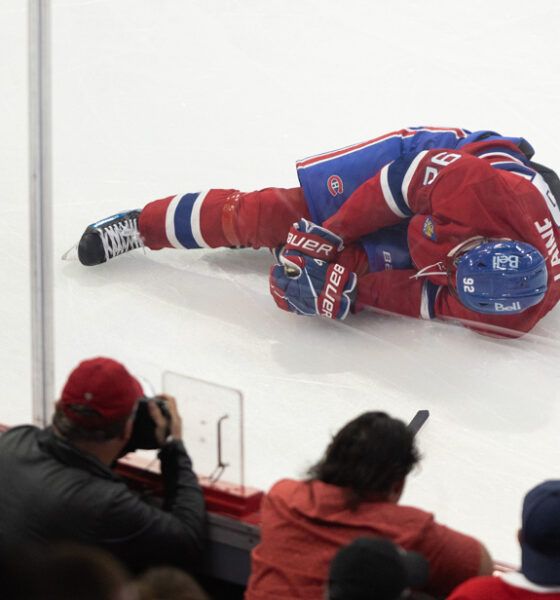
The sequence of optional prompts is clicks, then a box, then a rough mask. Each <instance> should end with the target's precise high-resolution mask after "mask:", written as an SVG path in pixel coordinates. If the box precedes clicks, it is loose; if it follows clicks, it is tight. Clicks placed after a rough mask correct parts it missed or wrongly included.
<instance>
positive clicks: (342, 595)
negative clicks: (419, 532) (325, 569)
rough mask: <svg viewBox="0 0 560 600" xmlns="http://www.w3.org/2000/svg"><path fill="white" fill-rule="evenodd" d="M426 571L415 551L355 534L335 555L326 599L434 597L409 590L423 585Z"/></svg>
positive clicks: (426, 599) (412, 599) (415, 599)
mask: <svg viewBox="0 0 560 600" xmlns="http://www.w3.org/2000/svg"><path fill="white" fill-rule="evenodd" d="M429 571H430V569H429V566H428V563H427V562H426V559H425V558H424V557H423V556H422V555H421V554H419V553H418V552H407V551H406V550H404V549H403V548H401V547H400V546H397V545H396V544H394V543H393V542H391V540H388V539H386V538H380V537H373V536H363V537H359V538H356V539H355V540H354V541H352V542H350V543H349V544H348V545H346V546H343V547H342V548H341V549H340V550H339V551H338V552H337V553H336V554H335V557H334V558H333V560H332V562H331V565H330V568H329V580H328V585H327V589H326V600H404V599H405V598H408V599H410V600H434V599H433V597H432V596H427V595H426V594H422V593H420V594H418V593H417V592H413V590H415V589H418V588H420V587H422V586H424V585H426V582H427V581H428V576H429Z"/></svg>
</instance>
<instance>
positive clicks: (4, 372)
mask: <svg viewBox="0 0 560 600" xmlns="http://www.w3.org/2000/svg"><path fill="white" fill-rule="evenodd" d="M0 80H1V81H2V85H1V87H2V93H1V94H0V139H1V140H2V143H1V144H0V220H1V222H2V252H0V267H1V272H2V279H3V285H2V293H1V294H0V297H1V299H0V330H1V339H2V343H1V346H0V397H1V398H2V414H1V415H0V422H1V423H6V424H9V425H14V424H17V423H22V422H31V418H32V404H31V353H30V341H31V334H30V302H29V288H30V275H29V221H28V189H29V188H28V183H27V182H28V158H27V153H28V125H27V119H28V98H27V89H28V80H27V10H26V3H25V2H9V1H1V2H0Z"/></svg>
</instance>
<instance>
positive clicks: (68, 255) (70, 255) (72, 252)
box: [61, 244, 78, 261]
mask: <svg viewBox="0 0 560 600" xmlns="http://www.w3.org/2000/svg"><path fill="white" fill-rule="evenodd" d="M61 258H62V260H70V261H75V260H78V244H74V246H72V248H70V249H69V250H66V252H65V253H64V254H63V255H62V257H61Z"/></svg>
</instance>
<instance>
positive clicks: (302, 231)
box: [283, 219, 344, 262]
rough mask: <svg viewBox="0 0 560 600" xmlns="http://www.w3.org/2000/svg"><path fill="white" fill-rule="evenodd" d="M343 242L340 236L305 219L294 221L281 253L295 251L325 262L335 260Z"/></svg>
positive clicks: (342, 246)
mask: <svg viewBox="0 0 560 600" xmlns="http://www.w3.org/2000/svg"><path fill="white" fill-rule="evenodd" d="M343 248H344V244H343V242H342V238H341V237H339V236H338V235H336V234H335V233H333V232H332V231H329V230H328V229H325V228H324V227H321V226H320V225H316V224H315V223H312V222H311V221H308V220H307V219H300V220H299V221H298V222H297V223H294V224H293V225H292V227H291V228H290V231H289V232H288V239H287V241H286V245H285V247H284V249H283V254H285V253H290V252H294V251H295V252H297V253H299V254H303V255H305V256H311V257H312V258H318V259H320V260H325V261H327V262H332V261H334V260H336V257H337V256H338V253H339V252H341V251H342V249H343Z"/></svg>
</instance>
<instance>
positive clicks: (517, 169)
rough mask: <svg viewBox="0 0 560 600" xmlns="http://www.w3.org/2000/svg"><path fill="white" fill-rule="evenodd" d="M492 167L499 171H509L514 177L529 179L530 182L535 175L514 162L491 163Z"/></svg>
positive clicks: (532, 171)
mask: <svg viewBox="0 0 560 600" xmlns="http://www.w3.org/2000/svg"><path fill="white" fill-rule="evenodd" d="M492 166H493V167H494V169H500V171H510V172H511V173H515V174H516V175H521V176H522V177H525V179H529V181H532V180H533V178H534V177H535V175H536V172H535V171H534V170H533V169H531V168H529V167H526V166H525V165H520V164H519V163H515V162H503V163H502V162H500V163H492Z"/></svg>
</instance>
